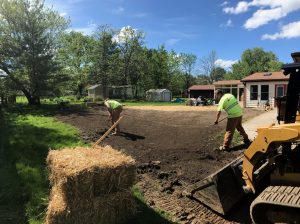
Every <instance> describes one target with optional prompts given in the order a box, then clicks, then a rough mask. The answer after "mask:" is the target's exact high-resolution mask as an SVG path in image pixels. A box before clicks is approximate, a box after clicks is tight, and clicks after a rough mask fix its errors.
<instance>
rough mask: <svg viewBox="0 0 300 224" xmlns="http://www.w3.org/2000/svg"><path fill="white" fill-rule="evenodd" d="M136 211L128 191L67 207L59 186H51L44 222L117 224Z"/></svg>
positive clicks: (53, 223)
mask: <svg viewBox="0 0 300 224" xmlns="http://www.w3.org/2000/svg"><path fill="white" fill-rule="evenodd" d="M135 212H136V204H135V201H134V199H133V196H132V195H131V192H130V191H128V190H127V191H120V192H116V193H112V194H107V195H104V196H101V197H96V198H93V199H91V200H90V201H78V204H77V206H75V207H72V208H71V207H69V206H68V205H67V203H66V202H65V201H64V200H63V196H62V192H61V190H60V188H56V187H54V188H52V192H51V198H50V202H49V205H48V210H47V214H46V224H82V223H84V224H119V223H124V222H125V221H126V220H128V219H130V218H131V217H132V216H133V215H134V214H135Z"/></svg>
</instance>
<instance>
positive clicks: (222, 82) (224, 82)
mask: <svg viewBox="0 0 300 224" xmlns="http://www.w3.org/2000/svg"><path fill="white" fill-rule="evenodd" d="M213 84H214V85H243V83H242V82H241V80H220V81H217V82H214V83H213Z"/></svg>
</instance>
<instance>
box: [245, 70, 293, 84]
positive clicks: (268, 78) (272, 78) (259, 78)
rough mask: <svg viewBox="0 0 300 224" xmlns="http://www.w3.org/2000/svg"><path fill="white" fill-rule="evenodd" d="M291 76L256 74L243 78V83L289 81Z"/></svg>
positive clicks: (270, 73) (281, 73) (276, 73)
mask: <svg viewBox="0 0 300 224" xmlns="http://www.w3.org/2000/svg"><path fill="white" fill-rule="evenodd" d="M289 78H290V76H289V75H287V76H285V75H284V74H283V72H256V73H253V74H252V75H249V76H247V77H245V78H243V79H242V80H241V81H242V82H251V81H256V82H257V81H284V80H289Z"/></svg>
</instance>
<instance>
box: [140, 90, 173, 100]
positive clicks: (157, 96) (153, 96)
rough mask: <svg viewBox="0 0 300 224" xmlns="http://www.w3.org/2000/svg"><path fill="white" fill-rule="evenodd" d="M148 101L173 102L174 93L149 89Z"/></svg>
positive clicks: (147, 93)
mask: <svg viewBox="0 0 300 224" xmlns="http://www.w3.org/2000/svg"><path fill="white" fill-rule="evenodd" d="M146 100H147V101H164V102H169V101H171V100H172V92H171V91H170V90H168V89H149V90H148V91H146Z"/></svg>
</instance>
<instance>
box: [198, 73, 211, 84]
mask: <svg viewBox="0 0 300 224" xmlns="http://www.w3.org/2000/svg"><path fill="white" fill-rule="evenodd" d="M196 84H197V85H208V84H209V77H208V76H207V75H197V76H196Z"/></svg>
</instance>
